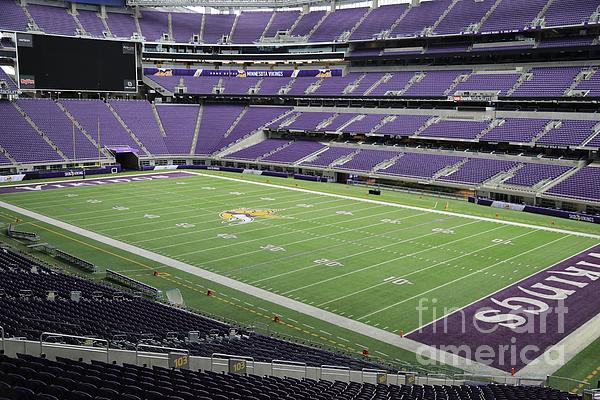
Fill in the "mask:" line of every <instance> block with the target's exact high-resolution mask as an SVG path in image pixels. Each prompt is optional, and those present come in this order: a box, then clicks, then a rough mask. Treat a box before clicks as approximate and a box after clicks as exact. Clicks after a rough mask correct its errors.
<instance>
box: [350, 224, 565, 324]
mask: <svg viewBox="0 0 600 400" xmlns="http://www.w3.org/2000/svg"><path fill="white" fill-rule="evenodd" d="M531 233H533V232H528V233H525V234H523V235H519V236H517V237H516V238H518V237H521V236H525V235H529V234H531ZM516 238H513V239H516ZM566 238H567V236H562V237H559V238H558V239H554V240H552V241H551V242H548V243H544V244H542V245H539V246H537V247H534V248H533V249H529V250H527V251H524V252H522V253H519V254H517V255H515V256H512V257H510V258H507V259H506V260H502V261H499V262H497V263H494V264H492V265H490V266H487V267H485V268H482V269H479V270H476V271H474V272H471V273H470V274H467V275H463V276H461V277H460V278H456V279H453V280H451V281H449V282H446V283H443V284H441V285H438V286H436V287H434V288H431V289H429V290H426V291H424V292H421V293H419V294H416V295H414V296H411V297H409V298H407V299H404V300H401V301H398V302H396V303H394V304H390V305H389V306H386V307H383V308H380V309H379V310H375V311H373V312H370V313H368V314H365V315H363V316H362V317H359V318H358V320H359V321H360V320H361V319H365V318H368V317H371V316H373V315H375V314H379V313H380V312H382V311H386V310H389V309H390V308H393V307H396V306H399V305H400V304H404V303H406V302H408V301H411V300H414V299H416V298H418V297H421V296H424V295H426V294H428V293H431V292H435V291H436V290H438V289H441V288H444V287H446V286H448V285H452V284H454V283H456V282H460V281H462V280H464V279H466V278H469V277H471V276H473V275H477V274H480V273H482V272H484V271H487V270H489V269H491V268H494V267H496V266H498V265H501V264H504V263H507V262H509V261H510V260H514V259H515V258H518V257H521V256H523V255H524V254H529V253H531V252H533V251H538V250H540V249H542V248H544V247H546V246H550V245H552V244H554V243H556V242H558V241H561V240H564V239H566ZM511 286H512V285H511Z"/></svg>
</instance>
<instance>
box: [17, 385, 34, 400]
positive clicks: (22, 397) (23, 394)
mask: <svg viewBox="0 0 600 400" xmlns="http://www.w3.org/2000/svg"><path fill="white" fill-rule="evenodd" d="M13 393H14V394H13V396H14V398H15V400H35V393H34V391H33V390H31V389H27V388H26V387H21V386H16V387H14V388H13Z"/></svg>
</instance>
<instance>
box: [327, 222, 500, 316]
mask: <svg viewBox="0 0 600 400" xmlns="http://www.w3.org/2000/svg"><path fill="white" fill-rule="evenodd" d="M501 228H503V227H496V228H493V229H489V230H487V231H485V232H479V233H477V234H475V235H471V236H466V237H464V238H461V239H458V240H455V241H454V242H459V241H461V240H466V239H470V238H472V237H475V236H479V235H484V234H488V233H490V232H492V231H495V230H496V229H501ZM450 243H453V242H450ZM450 243H448V244H450ZM499 245H500V243H494V244H492V245H489V246H486V247H483V248H481V249H477V250H474V251H471V252H469V253H463V254H461V255H460V256H457V257H454V258H450V259H447V260H444V261H440V262H438V263H436V264H432V265H430V266H428V267H424V268H420V269H418V270H416V271H412V272H409V273H406V274H404V275H400V276H398V277H397V278H406V277H409V276H412V275H415V274H418V273H420V272H423V271H427V270H429V269H431V268H435V267H437V266H440V265H444V264H448V263H449V262H451V261H454V260H459V259H461V258H464V257H467V256H470V255H473V254H475V253H479V252H481V251H484V250H487V249H489V248H492V247H495V246H499ZM382 285H388V282H381V283H378V284H376V285H371V286H369V287H366V288H364V289H361V290H357V291H355V292H352V293H349V294H347V295H344V296H340V297H337V298H335V299H332V300H329V301H326V302H324V303H321V304H319V305H318V306H317V307H321V306H324V305H327V304H330V303H334V302H336V301H339V300H342V299H346V298H348V297H352V296H355V295H357V294H359V293H363V292H366V291H369V290H371V289H374V288H376V287H379V286H382Z"/></svg>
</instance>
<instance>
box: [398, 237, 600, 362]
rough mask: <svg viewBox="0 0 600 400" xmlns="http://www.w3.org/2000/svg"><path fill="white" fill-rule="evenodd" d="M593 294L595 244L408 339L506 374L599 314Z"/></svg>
mask: <svg viewBox="0 0 600 400" xmlns="http://www.w3.org/2000/svg"><path fill="white" fill-rule="evenodd" d="M598 293H600V245H598V246H595V247H593V248H591V249H588V250H587V251H585V252H583V253H580V254H578V255H576V256H573V257H571V258H569V259H567V260H565V261H562V262H560V263H558V264H556V265H554V266H552V267H549V268H547V269H546V270H544V271H541V272H539V273H537V274H535V275H532V276H530V277H528V278H526V279H524V280H522V281H520V282H517V283H515V284H514V285H512V286H509V287H507V288H505V289H502V290H500V291H499V292H497V293H494V294H492V295H490V296H488V297H486V298H484V299H482V300H479V301H477V302H475V303H474V304H471V305H469V306H467V307H465V308H463V309H461V310H459V311H456V312H453V313H451V314H449V315H447V316H446V317H444V318H442V319H440V320H437V321H435V322H433V323H431V324H429V325H426V326H424V327H423V328H421V329H419V330H417V331H415V332H413V333H411V334H410V335H408V337H409V338H410V339H413V340H415V341H417V342H420V343H423V344H426V345H429V346H433V347H435V348H438V349H440V350H444V351H447V352H449V353H453V354H457V355H459V356H461V357H465V358H467V359H471V360H474V361H477V362H480V363H483V364H487V365H490V366H492V367H495V368H498V369H500V370H503V371H506V372H509V371H511V369H512V368H515V370H517V371H518V370H520V369H522V368H523V367H525V366H526V365H527V364H528V363H530V362H531V361H533V360H535V359H536V358H538V357H539V356H541V355H542V354H543V353H544V352H545V351H546V350H547V349H548V348H549V347H552V346H554V345H556V344H557V343H558V342H560V341H561V340H563V339H564V338H565V337H567V336H568V335H569V334H571V333H572V332H573V331H575V330H576V329H577V328H579V327H580V326H581V325H583V324H584V323H586V322H587V321H589V320H590V319H591V318H593V317H595V316H596V315H597V314H598V313H599V312H600V296H599V295H598ZM423 305H424V306H426V305H427V304H425V303H424V304H423ZM544 357H546V356H544ZM556 359H557V358H556V357H555V358H553V359H549V360H547V361H548V362H552V361H553V360H556Z"/></svg>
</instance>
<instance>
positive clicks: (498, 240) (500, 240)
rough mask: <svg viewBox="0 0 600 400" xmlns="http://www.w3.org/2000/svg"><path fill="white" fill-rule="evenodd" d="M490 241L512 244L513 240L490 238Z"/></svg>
mask: <svg viewBox="0 0 600 400" xmlns="http://www.w3.org/2000/svg"><path fill="white" fill-rule="evenodd" d="M492 243H495V244H510V245H514V243H513V242H511V241H510V240H505V239H494V240H492Z"/></svg>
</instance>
